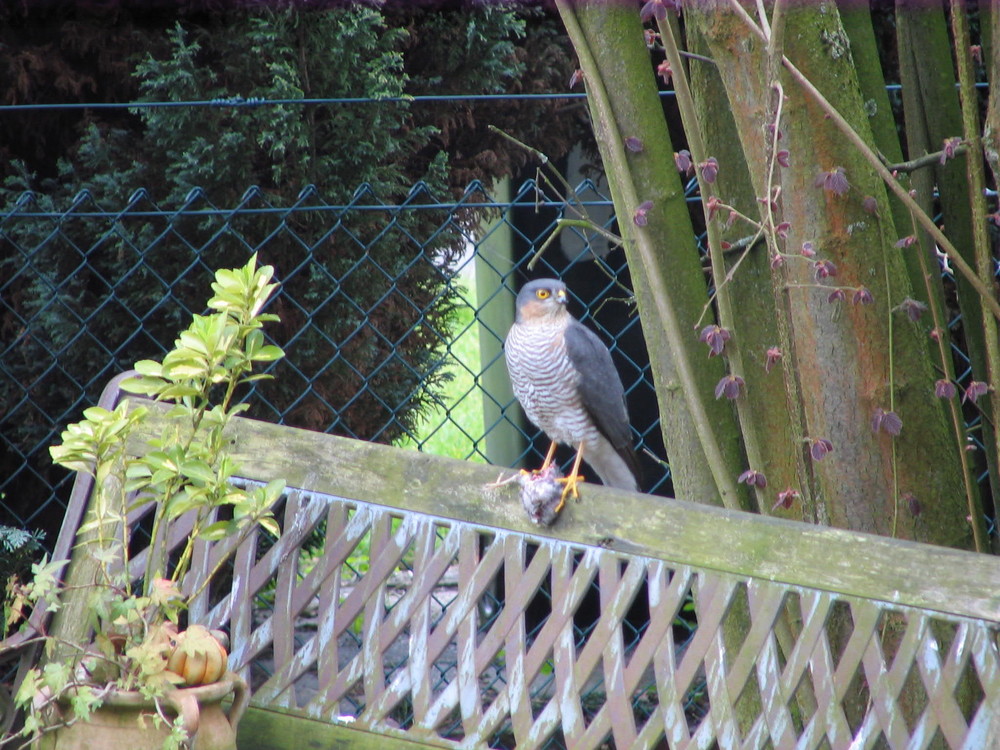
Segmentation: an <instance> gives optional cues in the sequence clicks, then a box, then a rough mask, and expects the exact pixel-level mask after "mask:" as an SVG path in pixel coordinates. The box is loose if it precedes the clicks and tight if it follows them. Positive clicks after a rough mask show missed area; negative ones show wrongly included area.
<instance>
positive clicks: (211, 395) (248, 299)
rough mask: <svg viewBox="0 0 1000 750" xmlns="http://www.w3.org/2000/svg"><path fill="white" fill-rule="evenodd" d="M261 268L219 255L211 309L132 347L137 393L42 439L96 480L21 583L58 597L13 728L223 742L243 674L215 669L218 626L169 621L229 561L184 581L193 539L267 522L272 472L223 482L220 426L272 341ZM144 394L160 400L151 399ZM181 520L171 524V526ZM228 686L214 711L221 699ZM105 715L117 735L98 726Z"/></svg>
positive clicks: (275, 487) (43, 601) (82, 741)
mask: <svg viewBox="0 0 1000 750" xmlns="http://www.w3.org/2000/svg"><path fill="white" fill-rule="evenodd" d="M272 275H273V269H272V268H271V267H270V266H264V267H261V268H257V259H256V255H255V256H254V257H252V258H251V259H250V261H249V262H248V263H247V265H246V266H244V267H243V268H241V269H235V270H221V271H218V272H217V273H216V275H215V282H214V283H213V284H212V289H213V292H214V296H213V297H212V298H211V299H210V300H209V302H208V306H209V308H210V309H211V310H214V313H212V314H209V315H196V316H194V318H193V321H192V323H191V325H190V327H189V328H188V329H187V330H186V331H184V332H182V333H181V334H180V336H179V338H178V339H177V341H176V342H175V345H174V348H173V350H171V351H170V352H168V353H167V354H166V355H165V356H164V358H163V360H162V361H161V362H155V361H142V362H138V363H137V364H136V366H135V369H136V372H137V375H136V377H134V378H131V379H128V380H125V381H124V382H123V384H122V389H123V390H125V391H127V392H129V393H133V394H138V395H139V396H141V397H143V398H140V399H138V404H137V403H129V400H123V401H122V403H121V404H119V405H118V406H117V407H115V408H113V409H105V408H101V407H93V408H89V409H86V410H85V411H84V413H83V416H84V419H83V420H82V421H81V422H78V423H76V424H71V425H69V427H68V428H67V429H66V431H65V432H64V433H63V434H62V443H61V444H60V445H57V446H53V447H52V448H51V453H52V458H53V460H54V461H55V462H56V463H58V464H60V465H62V466H65V467H67V468H69V469H73V470H75V471H77V472H83V473H85V474H86V475H89V476H91V477H92V478H93V488H92V490H91V501H90V507H89V510H88V511H87V515H86V516H85V518H84V519H83V523H82V524H81V526H80V528H79V530H78V532H77V542H78V543H77V549H76V550H75V552H74V554H73V560H72V563H71V564H70V566H69V570H68V572H67V573H66V576H65V578H64V580H59V579H58V575H59V571H60V570H61V569H62V566H63V565H64V564H65V562H64V561H54V562H51V563H48V562H45V561H44V560H43V562H42V563H39V564H37V565H35V566H34V567H33V574H34V575H33V579H32V581H31V583H30V584H28V585H27V586H25V591H24V594H25V596H26V597H27V598H28V600H29V601H31V602H33V603H34V604H35V606H36V607H46V608H47V609H48V610H51V611H54V612H56V615H55V617H54V620H53V626H52V627H51V628H50V629H49V631H48V632H46V633H45V634H44V635H43V636H42V638H43V639H44V641H45V648H44V653H45V658H44V660H43V664H42V665H41V666H39V667H37V668H35V669H32V670H31V671H30V673H29V674H28V676H27V677H26V679H25V680H24V681H23V682H22V684H21V686H20V688H19V690H18V692H17V695H16V702H17V703H18V704H19V705H20V706H21V707H22V708H23V709H24V711H25V725H24V728H23V730H22V732H21V735H22V736H23V737H25V738H29V739H31V740H32V741H33V742H34V743H35V745H36V746H37V747H40V748H48V747H52V748H54V747H58V748H64V747H101V748H113V747H129V748H136V747H160V746H162V747H164V748H177V747H182V746H187V745H190V744H192V743H193V745H194V747H195V748H197V750H216V749H217V748H235V722H236V721H237V720H238V718H239V714H240V713H241V712H242V709H243V708H244V707H245V705H246V700H247V697H248V696H247V695H246V685H245V683H244V682H243V680H242V679H241V678H239V677H238V676H237V675H236V674H234V673H232V672H229V671H228V669H227V658H226V651H225V644H224V642H223V637H222V635H221V634H220V633H213V632H209V631H208V630H206V629H205V628H204V627H202V626H200V625H197V624H193V623H189V624H188V625H187V628H186V629H184V628H183V627H182V623H183V620H184V613H185V610H186V608H187V606H188V604H189V603H190V602H191V601H192V600H194V599H195V598H196V597H198V596H199V594H201V593H202V592H203V591H204V590H205V588H206V587H207V586H208V585H209V582H210V581H211V580H212V579H213V578H214V577H215V576H217V575H218V574H219V573H220V571H221V570H222V569H223V568H224V563H225V561H226V560H225V558H224V557H222V558H221V559H219V560H217V561H216V563H215V565H214V568H212V569H211V570H209V571H208V572H207V574H205V573H204V572H203V573H202V575H200V576H199V580H198V581H197V583H195V581H194V577H193V576H190V577H189V576H188V574H189V572H190V569H191V563H192V556H193V553H194V550H195V546H196V545H197V544H198V541H199V540H207V541H210V542H216V541H219V540H225V541H227V542H229V541H233V542H234V543H233V544H232V545H231V546H229V547H228V549H235V546H236V543H238V542H239V541H241V540H242V538H244V537H245V536H246V535H248V534H249V533H250V532H251V531H253V530H254V529H256V528H258V527H262V528H263V529H265V530H267V531H268V532H269V533H272V534H274V535H277V533H278V526H277V523H276V522H275V520H274V517H273V515H272V512H271V508H272V506H273V504H274V503H275V502H276V500H277V499H278V498H280V496H281V494H282V493H283V491H284V483H283V482H272V483H271V484H269V485H268V486H266V487H254V488H241V487H238V486H236V485H235V484H234V483H233V481H232V480H233V478H234V476H236V472H237V471H238V467H237V465H236V464H235V463H234V461H233V459H232V457H231V456H230V455H229V454H228V452H227V442H226V440H225V438H224V436H223V430H224V429H225V427H226V425H227V424H228V422H229V421H230V419H231V418H232V417H233V416H234V415H236V414H238V413H240V412H242V411H244V410H245V409H246V408H247V405H246V404H245V403H242V402H241V401H240V400H239V399H238V398H237V389H238V388H239V386H240V385H242V384H245V383H248V382H250V381H254V380H257V379H260V378H262V377H265V376H263V375H259V374H253V368H254V366H255V365H259V364H261V363H268V362H273V361H274V360H276V359H278V358H280V357H282V356H283V353H282V351H281V350H280V349H279V348H278V347H276V346H271V345H267V344H265V341H264V336H263V332H262V330H261V329H262V325H263V323H264V322H266V321H268V320H275V319H276V317H275V316H273V315H268V314H265V313H262V312H261V311H262V309H263V308H264V305H265V303H266V302H267V300H268V298H269V297H270V296H271V294H272V293H273V291H274V290H275V288H276V287H277V284H274V283H270V280H271V277H272ZM148 399H154V400H156V401H165V402H169V403H171V404H172V407H171V408H170V409H169V410H167V411H166V412H165V414H164V413H163V410H162V409H154V408H151V406H150V405H149V403H148ZM143 400H146V404H147V405H143V403H142V401H143ZM154 417H156V418H157V419H158V420H160V421H158V422H157V425H165V426H162V427H160V428H159V430H160V431H159V437H158V438H156V439H155V440H150V441H149V446H148V450H146V451H143V455H142V456H140V457H135V456H134V455H132V454H131V453H130V452H129V450H128V443H129V440H130V439H131V438H132V435H133V434H134V433H135V431H136V428H137V427H139V426H140V425H142V424H143V423H144V422H146V421H147V420H151V419H153V418H154ZM144 513H145V516H144V518H145V521H142V522H137V521H136V518H139V517H143V514H144ZM183 524H186V525H183ZM180 525H183V530H184V533H183V534H182V535H181V536H180V537H179V536H178V534H176V533H172V532H173V531H174V528H173V527H174V526H180ZM140 534H142V535H144V536H143V538H142V539H140V537H139V535H140ZM230 538H232V539H230ZM171 539H173V540H174V542H176V544H175V545H174V546H172V543H171V541H170V540H171ZM178 539H180V540H181V541H179V542H178V541H177V540H178ZM144 540H148V541H144ZM60 617H61V618H62V622H61V623H60V624H61V627H59V628H57V627H56V623H57V622H59V620H58V618H60ZM66 633H72V634H73V635H72V637H68V636H67V635H66ZM229 695H234V703H233V708H232V709H231V712H230V715H229V717H228V718H227V717H226V716H225V715H224V714H223V712H222V709H221V706H220V703H221V701H222V699H223V698H225V697H226V696H229ZM199 702H200V704H199ZM199 705H200V706H201V707H200V708H199ZM137 714H138V715H137ZM208 725H211V727H209V726H208ZM109 728H110V731H111V733H112V735H117V736H120V737H121V738H122V739H121V740H120V741H121V742H122V743H123V744H118V742H119V740H117V739H114V737H111V738H110V739H109V738H106V737H103V736H99V734H98V733H99V732H103V731H105V730H106V729H109ZM140 741H142V742H143V744H142V745H140V744H136V743H138V742H140Z"/></svg>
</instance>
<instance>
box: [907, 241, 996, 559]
mask: <svg viewBox="0 0 1000 750" xmlns="http://www.w3.org/2000/svg"><path fill="white" fill-rule="evenodd" d="M913 231H914V232H916V231H917V227H916V225H914V227H913ZM918 258H919V262H920V273H921V275H922V276H923V277H924V284H926V286H927V300H928V306H929V307H930V313H931V320H932V321H933V322H934V330H935V331H943V330H944V329H945V323H944V320H943V316H942V313H941V300H940V298H939V297H938V296H937V295H936V294H932V293H931V291H932V290H931V278H932V276H931V270H930V269H929V268H928V267H927V255H926V254H925V253H920V254H919V256H918ZM934 341H935V343H936V344H937V350H938V357H939V358H940V360H941V372H942V374H943V375H944V376H945V378H947V379H948V380H949V381H950V382H952V383H954V382H955V365H954V362H953V360H952V358H951V351H949V346H948V344H947V341H946V339H945V337H944V336H940V335H938V336H934ZM948 414H949V416H950V417H951V426H952V430H953V431H954V434H955V441H956V446H955V448H956V452H957V453H958V460H959V463H960V464H961V467H962V483H963V485H964V487H965V502H966V507H967V508H968V510H969V521H970V523H971V524H972V539H973V542H974V543H975V546H976V552H987V551H988V550H987V548H986V542H985V538H984V537H985V529H984V528H983V521H982V519H983V511H982V508H981V507H980V502H979V494H978V491H977V487H976V482H975V479H974V478H973V476H972V466H971V464H970V462H969V455H968V452H967V451H966V450H965V448H966V443H965V439H964V438H965V427H964V419H963V417H962V413H961V411H960V409H959V406H958V400H957V398H949V399H948Z"/></svg>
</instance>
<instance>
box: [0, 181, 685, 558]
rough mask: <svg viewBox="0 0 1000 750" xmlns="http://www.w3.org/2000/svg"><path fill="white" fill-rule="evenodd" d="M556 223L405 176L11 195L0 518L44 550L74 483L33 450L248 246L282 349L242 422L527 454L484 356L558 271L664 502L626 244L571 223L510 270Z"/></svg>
mask: <svg viewBox="0 0 1000 750" xmlns="http://www.w3.org/2000/svg"><path fill="white" fill-rule="evenodd" d="M495 192H496V193H497V194H494V193H495ZM570 202H571V203H573V204H575V206H574V209H572V210H576V211H582V212H583V213H585V214H586V215H588V216H590V217H592V218H593V220H594V221H595V223H597V224H598V225H600V226H603V227H607V228H613V224H614V219H613V215H612V210H611V203H610V200H609V199H608V198H607V196H606V195H605V194H604V193H603V192H602V191H601V190H599V189H598V187H597V186H595V184H594V183H592V182H590V181H583V182H582V183H581V184H580V185H579V187H578V189H577V194H576V195H575V196H573V197H572V198H571V201H570ZM566 211H567V207H566V203H565V202H564V200H563V197H562V196H559V195H556V194H554V193H552V192H551V191H547V190H546V189H545V188H544V187H543V186H541V185H540V184H536V183H535V182H534V181H528V182H525V183H524V184H522V185H520V186H519V187H517V188H516V189H514V190H513V191H511V190H510V189H509V188H508V187H506V186H500V187H498V188H497V190H496V191H492V190H489V189H487V188H485V187H484V186H483V185H481V184H477V183H473V184H470V185H469V186H468V188H467V189H466V190H465V192H464V194H463V195H462V196H461V197H460V198H459V199H457V200H448V201H442V200H439V199H438V198H437V197H436V196H434V195H431V194H430V192H429V191H428V189H427V188H426V187H425V186H423V185H419V184H418V185H416V186H414V187H413V189H412V190H411V191H410V193H409V195H408V196H407V197H406V198H405V200H402V201H395V202H392V203H387V202H383V201H382V200H381V199H380V196H379V195H377V194H375V192H374V191H373V190H372V189H371V188H370V187H368V186H362V187H360V188H359V189H358V190H357V191H356V192H355V194H354V196H353V199H352V200H351V201H349V202H348V203H346V204H344V205H330V204H328V203H326V202H325V201H324V200H323V196H322V194H321V193H320V192H319V191H318V190H315V189H312V188H310V189H307V190H305V191H303V193H302V194H301V195H300V196H299V198H298V200H297V201H296V202H295V203H294V205H291V206H277V205H273V204H272V203H271V202H269V200H268V199H267V197H266V195H265V194H264V193H263V192H261V191H259V190H257V189H255V188H251V189H249V190H248V191H247V192H246V193H245V195H244V196H243V199H242V200H241V201H240V202H239V204H238V205H234V206H218V205H215V204H213V203H212V201H211V196H208V195H205V194H204V193H203V192H202V191H199V190H193V191H191V193H190V194H189V195H188V196H187V199H186V201H184V203H183V205H178V206H165V205H159V204H157V203H156V202H155V201H154V200H153V199H152V198H151V196H150V194H149V193H148V192H147V191H145V190H139V191H136V192H135V193H133V195H132V196H131V198H130V199H129V201H128V202H127V204H126V205H124V206H106V205H102V204H101V203H100V202H99V201H97V200H96V199H95V198H94V197H93V196H92V195H90V194H88V193H86V192H84V193H81V194H79V195H77V196H76V198H75V199H74V200H73V201H72V203H71V205H68V206H55V205H52V202H51V201H50V200H48V199H46V197H45V196H42V195H39V194H35V193H25V194H24V195H22V196H21V198H20V199H19V200H18V201H17V203H16V205H13V206H9V207H8V208H7V209H6V210H5V211H4V212H3V213H2V214H0V242H2V243H3V245H4V247H3V250H2V254H0V258H2V261H0V262H2V264H3V265H2V267H0V404H2V409H0V512H2V515H3V517H4V518H6V519H9V520H7V521H6V523H9V524H12V525H16V526H21V527H25V528H32V529H34V528H41V529H44V530H45V531H47V532H48V533H49V538H50V539H54V536H55V531H56V530H57V528H58V523H59V520H60V518H61V513H62V507H63V506H64V503H65V500H64V498H65V496H66V494H67V493H68V489H69V482H70V477H69V475H68V474H67V473H66V472H64V471H62V470H60V469H58V468H57V467H53V466H52V465H51V462H50V460H49V456H48V447H49V446H50V445H51V444H53V442H56V441H58V438H59V433H60V431H61V430H62V429H64V427H65V425H66V424H67V423H68V422H72V421H76V420H77V419H79V418H80V414H81V411H82V410H83V409H84V408H85V407H87V406H88V405H91V404H93V403H94V402H95V401H96V398H97V396H98V394H99V392H100V389H101V388H102V386H103V385H104V384H105V383H106V382H107V381H108V380H109V379H110V378H111V377H112V376H113V375H114V374H116V373H117V372H120V371H121V370H123V369H127V368H129V367H131V366H132V364H133V363H134V362H135V361H137V360H139V359H143V358H159V357H160V356H162V354H163V353H164V352H165V351H166V350H167V349H168V348H169V346H170V345H171V342H172V340H173V338H174V336H175V335H176V334H177V332H179V331H180V330H182V329H183V328H184V327H186V326H187V324H188V322H189V320H190V316H191V314H193V313H200V312H202V311H203V305H204V301H205V300H206V299H207V298H208V296H209V295H210V289H209V285H210V281H211V278H212V273H213V272H214V271H215V270H216V269H218V268H221V267H233V266H235V265H237V264H242V263H243V262H245V260H246V257H247V256H248V255H249V254H250V253H253V252H257V253H259V254H260V259H261V261H262V262H265V263H272V264H274V265H275V266H276V272H277V277H278V280H279V281H280V282H281V284H282V287H281V294H280V297H279V298H278V299H277V301H276V302H275V304H274V305H273V307H272V308H271V311H272V312H275V313H277V314H278V315H279V316H280V317H281V322H280V323H279V324H275V325H273V326H272V327H270V328H268V333H269V335H270V336H271V337H272V338H273V339H274V340H275V342H276V343H278V344H279V345H280V346H282V347H283V348H284V349H285V351H286V355H287V356H286V359H285V360H284V361H283V362H282V363H280V364H279V365H278V366H276V367H274V368H272V372H271V374H273V375H274V376H275V377H274V379H273V380H272V381H265V382H264V383H262V384H260V385H258V386H255V387H256V389H257V393H256V394H255V395H254V398H253V399H252V401H253V403H254V404H255V407H254V411H253V412H252V413H251V416H254V417H257V418H260V419H266V420H271V421H277V422H282V423H286V424H293V425H298V426H304V427H308V428H311V429H316V430H323V431H328V432H334V433H337V434H344V435H349V436H353V437H359V438H364V439H371V440H378V441H381V442H392V443H396V444H402V445H408V446H412V447H415V448H418V449H422V450H428V451H432V452H443V453H448V454H450V455H453V456H456V457H459V458H464V459H470V460H477V461H488V462H492V463H497V464H500V465H503V466H515V465H518V464H521V463H524V464H526V465H533V464H536V463H538V462H540V460H541V456H542V455H543V451H544V450H545V447H547V445H546V443H545V441H544V439H541V438H540V436H539V435H538V434H537V433H536V431H535V430H534V429H533V428H532V426H531V425H530V424H526V423H524V422H523V418H522V417H521V415H520V410H519V407H517V406H516V404H515V402H514V401H513V399H512V396H511V394H510V386H509V383H508V382H507V376H506V369H505V367H504V364H503V356H502V347H501V345H502V341H503V338H504V336H505V335H506V331H507V327H508V326H509V324H510V321H511V319H512V316H513V299H514V292H516V289H517V288H518V287H519V286H520V285H521V283H523V281H524V280H525V279H526V278H529V276H530V277H539V276H559V277H561V278H563V279H564V280H566V281H567V283H568V284H569V287H570V290H571V292H572V293H573V301H572V303H571V309H572V310H573V312H574V313H575V314H576V315H577V316H578V317H581V318H582V319H584V320H585V321H586V322H587V324H588V325H590V326H592V327H593V328H594V329H595V330H597V331H598V332H599V333H600V335H601V338H602V339H603V340H604V341H605V342H606V343H608V344H609V346H611V347H612V349H613V353H614V356H615V359H616V364H617V365H618V367H619V371H620V372H621V375H622V379H623V381H624V383H625V385H626V389H627V391H628V398H629V402H630V409H631V412H632V415H633V427H634V430H635V442H636V445H637V446H638V448H639V449H640V452H641V453H642V454H643V456H644V461H645V464H644V467H643V468H644V470H645V479H644V488H645V489H646V490H648V491H651V492H665V491H669V470H668V469H667V468H666V465H665V464H664V463H662V462H660V461H658V460H657V459H656V457H662V456H663V448H662V443H661V442H660V437H659V427H658V418H657V417H656V408H655V397H654V394H653V390H652V383H651V378H650V375H649V365H648V361H647V357H646V354H645V347H644V343H643V339H642V334H641V331H640V328H639V320H638V317H637V316H636V315H635V313H634V307H633V305H632V303H631V299H630V291H629V289H630V282H629V277H628V271H627V268H626V266H625V261H624V256H623V253H622V251H621V250H620V249H617V250H616V249H612V248H608V243H607V240H605V239H604V238H603V237H602V236H601V235H600V234H599V233H598V232H597V231H589V230H587V229H586V228H580V227H576V228H572V229H569V230H566V231H565V232H563V233H562V234H561V236H560V237H558V238H557V240H556V241H555V242H553V243H551V244H550V245H549V246H548V248H547V249H546V251H545V253H544V254H543V255H542V256H541V257H540V258H539V260H538V265H537V266H536V267H535V268H534V269H533V270H532V271H531V272H528V271H527V270H526V266H527V263H528V261H529V260H530V259H531V258H532V257H533V256H534V255H536V253H537V252H538V250H539V249H540V248H541V247H542V245H543V243H544V242H545V240H546V239H547V238H549V237H550V235H551V234H552V232H553V230H554V229H555V226H556V221H557V220H558V219H559V218H561V217H563V216H564V215H565V213H566ZM573 215H574V216H576V215H578V214H573ZM536 442H537V444H538V446H537V447H536V445H535V443H536ZM539 447H540V448H541V451H539ZM569 457H570V455H569V454H568V453H567V454H566V455H564V456H563V459H564V460H566V459H568V458H569Z"/></svg>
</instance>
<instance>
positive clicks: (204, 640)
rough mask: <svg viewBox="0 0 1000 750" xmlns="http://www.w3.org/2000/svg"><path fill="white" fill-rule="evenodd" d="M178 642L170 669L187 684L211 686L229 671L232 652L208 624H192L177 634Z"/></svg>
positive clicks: (176, 642) (168, 665)
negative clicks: (230, 652) (211, 630)
mask: <svg viewBox="0 0 1000 750" xmlns="http://www.w3.org/2000/svg"><path fill="white" fill-rule="evenodd" d="M174 643H175V646H174V650H173V652H172V653H171V654H170V657H169V658H168V659H167V669H169V670H170V671H171V672H174V673H175V674H177V675H179V676H180V678H181V680H182V681H183V683H184V684H185V685H188V686H191V687H193V686H195V685H210V684H211V683H213V682H218V681H219V680H220V679H221V678H222V675H224V674H225V673H226V668H227V667H228V666H229V654H227V653H226V649H225V647H224V646H223V645H222V644H221V643H220V642H219V640H218V639H217V638H216V637H215V636H214V635H212V633H210V632H209V630H208V629H207V628H206V627H204V626H202V625H191V626H190V627H189V628H188V629H187V630H185V631H183V632H181V633H178V634H177V637H176V639H175V641H174Z"/></svg>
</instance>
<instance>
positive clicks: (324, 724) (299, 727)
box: [236, 706, 445, 750]
mask: <svg viewBox="0 0 1000 750" xmlns="http://www.w3.org/2000/svg"><path fill="white" fill-rule="evenodd" d="M236 744H237V746H238V747H239V748H240V750H339V749H341V748H343V750H348V749H349V750H418V748H426V747H427V745H428V741H426V740H425V741H423V742H414V741H412V740H409V739H406V738H405V737H402V736H395V735H393V734H392V733H389V732H378V733H373V732H367V731H365V730H363V729H357V728H355V727H352V726H351V725H350V724H346V723H338V722H336V721H334V717H331V718H330V720H327V721H324V720H321V719H311V718H309V717H307V716H306V715H305V714H303V713H302V712H298V711H279V710H276V709H273V708H261V707H260V706H250V707H249V708H248V709H247V712H246V713H245V714H244V715H243V719H242V720H241V721H240V725H239V728H238V730H237V732H236ZM441 744H442V745H444V744H445V743H441Z"/></svg>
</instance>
